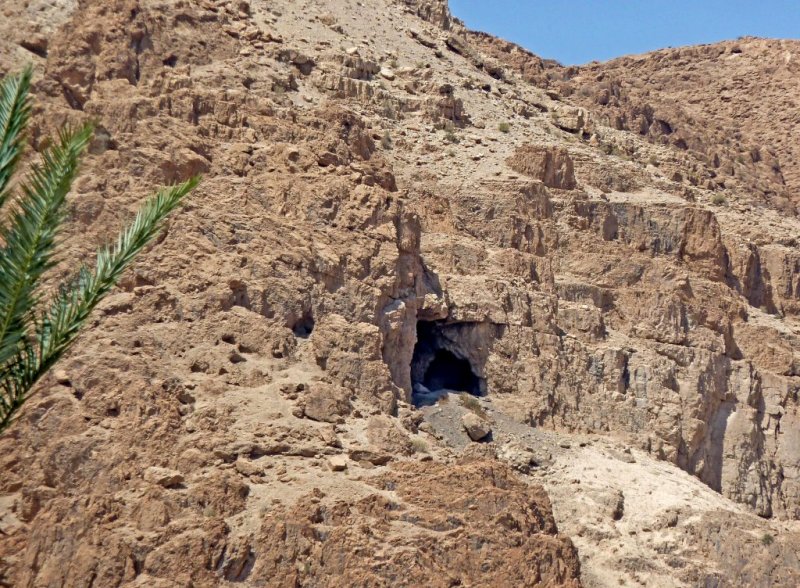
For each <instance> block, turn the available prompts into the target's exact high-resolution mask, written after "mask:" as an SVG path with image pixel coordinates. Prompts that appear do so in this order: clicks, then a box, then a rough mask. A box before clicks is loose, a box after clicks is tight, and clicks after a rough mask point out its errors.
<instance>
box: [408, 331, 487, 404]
mask: <svg viewBox="0 0 800 588" xmlns="http://www.w3.org/2000/svg"><path fill="white" fill-rule="evenodd" d="M472 327H474V325H473V324H472V323H455V324H447V323H446V322H444V321H419V322H418V323H417V343H416V345H415V347H414V355H413V358H412V360H411V383H412V388H413V393H412V395H411V400H412V402H413V404H414V405H415V406H430V405H432V404H435V403H436V402H437V401H438V400H439V399H440V398H441V397H443V396H446V395H447V394H448V393H451V392H455V393H466V394H471V395H473V396H483V395H485V394H486V381H485V380H484V378H482V377H481V375H480V374H481V373H482V370H481V366H477V365H474V363H473V361H471V358H472V357H474V356H475V353H474V350H471V349H470V348H469V341H470V337H469V336H467V333H468V331H469V330H470V329H471V328H472Z"/></svg>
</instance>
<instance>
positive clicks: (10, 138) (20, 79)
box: [0, 67, 32, 207]
mask: <svg viewBox="0 0 800 588" xmlns="http://www.w3.org/2000/svg"><path fill="white" fill-rule="evenodd" d="M31 75H32V70H31V68H30V67H28V68H26V69H25V70H23V71H22V73H20V74H18V75H14V76H8V77H7V78H5V79H4V80H2V81H1V82H0V207H2V206H3V204H4V203H5V201H6V200H7V198H8V190H7V187H8V183H9V181H10V180H11V176H12V175H13V173H14V170H15V169H16V166H17V163H19V158H20V156H21V155H22V149H23V147H24V140H25V135H24V131H25V127H26V125H27V123H28V118H29V117H30V113H31V106H30V101H29V100H28V91H29V89H30V86H31Z"/></svg>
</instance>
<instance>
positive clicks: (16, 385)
mask: <svg viewBox="0 0 800 588" xmlns="http://www.w3.org/2000/svg"><path fill="white" fill-rule="evenodd" d="M198 181H199V179H198V178H192V179H190V180H188V181H187V182H184V183H182V184H178V185H176V186H172V187H169V188H165V189H163V190H161V191H159V192H158V193H156V195H155V196H152V197H151V198H149V199H148V200H147V201H145V203H144V204H143V205H142V206H141V208H140V209H139V211H138V212H137V214H136V217H135V218H134V220H133V222H132V223H131V224H130V225H128V226H127V227H126V228H125V229H123V230H122V231H121V232H120V234H119V236H118V238H117V241H116V244H115V245H114V246H113V247H104V248H102V249H101V250H100V251H99V252H98V254H97V261H96V263H95V270H94V272H93V273H92V272H90V271H89V270H87V269H86V268H82V269H81V270H80V272H79V273H78V275H77V276H76V277H75V278H74V279H73V280H72V281H71V282H69V283H67V284H65V285H64V286H62V287H61V289H60V292H59V294H58V295H57V296H56V297H55V299H54V300H53V301H52V303H51V304H50V306H49V308H48V309H47V310H46V311H45V312H44V314H43V315H42V317H41V318H40V319H39V320H38V321H37V323H36V337H35V342H32V341H30V340H26V341H24V342H23V344H22V346H21V348H20V350H19V351H20V352H19V354H18V355H17V358H16V360H15V361H13V362H12V363H10V364H9V365H7V366H5V367H3V368H2V369H0V382H2V394H3V395H5V397H6V398H5V402H4V404H0V433H2V431H3V430H4V429H5V428H7V427H8V426H9V425H10V424H11V422H12V421H13V418H14V413H16V412H17V411H18V409H19V407H21V405H22V403H24V402H25V400H27V398H28V395H29V393H30V390H31V388H32V387H33V385H34V384H35V383H36V381H37V380H39V378H41V377H42V376H43V375H44V374H45V373H46V372H47V371H48V370H49V369H50V368H51V367H52V366H53V364H55V362H56V361H58V359H59V358H60V357H61V356H62V355H63V354H64V353H65V352H66V350H67V349H68V348H69V346H70V345H71V344H72V343H73V341H74V340H75V338H76V337H77V336H78V334H79V332H80V329H81V327H82V326H83V325H84V323H85V322H86V320H87V319H88V318H89V315H90V314H91V312H92V310H94V308H95V307H96V306H97V304H98V303H99V302H100V301H101V300H102V299H103V298H104V297H105V295H106V294H108V292H109V291H110V290H111V289H112V288H113V287H114V285H115V284H116V283H117V281H118V280H119V278H120V276H121V275H122V273H123V272H124V271H125V269H127V267H128V266H129V265H130V264H131V262H132V261H133V260H134V258H135V257H136V255H137V254H138V253H139V252H141V250H142V249H144V248H145V247H146V246H147V245H148V244H149V243H150V242H151V241H152V240H153V239H154V238H155V237H156V236H157V235H158V233H159V231H160V229H161V227H162V226H163V224H164V221H165V220H166V218H167V216H168V215H169V214H170V213H171V212H172V211H173V210H175V209H176V208H177V207H178V206H179V205H180V203H181V201H182V200H183V198H184V197H185V196H186V195H187V194H188V193H189V192H190V191H191V190H192V189H194V187H195V186H196V185H197V183H198Z"/></svg>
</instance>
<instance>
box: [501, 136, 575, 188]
mask: <svg viewBox="0 0 800 588" xmlns="http://www.w3.org/2000/svg"><path fill="white" fill-rule="evenodd" d="M508 165H509V167H510V168H511V169H513V170H514V171H517V172H519V173H521V174H525V175H527V176H530V177H532V178H535V179H537V180H539V181H541V182H543V183H544V185H545V186H548V187H549V188H558V189H560V190H572V189H574V188H575V187H576V185H577V183H576V181H575V169H574V166H573V163H572V158H571V157H570V156H569V153H567V151H566V150H565V149H560V148H553V147H539V146H535V145H523V146H522V147H520V148H519V149H517V150H516V152H515V153H514V155H513V156H511V157H510V158H509V159H508Z"/></svg>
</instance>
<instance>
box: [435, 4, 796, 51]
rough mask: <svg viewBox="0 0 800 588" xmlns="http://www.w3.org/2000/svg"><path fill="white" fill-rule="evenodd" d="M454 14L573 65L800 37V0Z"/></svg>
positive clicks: (499, 7) (459, 7)
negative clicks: (745, 39)
mask: <svg viewBox="0 0 800 588" xmlns="http://www.w3.org/2000/svg"><path fill="white" fill-rule="evenodd" d="M450 9H451V11H452V12H453V14H455V15H456V16H457V17H458V18H460V19H461V20H463V21H465V22H466V24H467V26H468V27H469V28H471V29H474V30H480V31H484V32H487V33H491V34H493V35H495V36H498V37H502V38H504V39H507V40H509V41H513V42H515V43H518V44H519V45H522V46H523V47H525V48H526V49H529V50H531V51H533V52H534V53H536V54H537V55H539V56H541V57H548V58H552V59H556V60H558V61H560V62H561V63H563V64H565V65H573V64H581V63H586V62H589V61H592V60H598V61H604V60H606V59H611V58H612V57H619V56H621V55H629V54H631V53H644V52H646V51H652V50H654V49H661V48H664V47H678V46H681V45H697V44H700V43H714V42H716V41H722V40H725V39H735V38H736V37H740V36H744V35H752V36H756V37H777V38H791V39H797V38H800V0H450Z"/></svg>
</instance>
